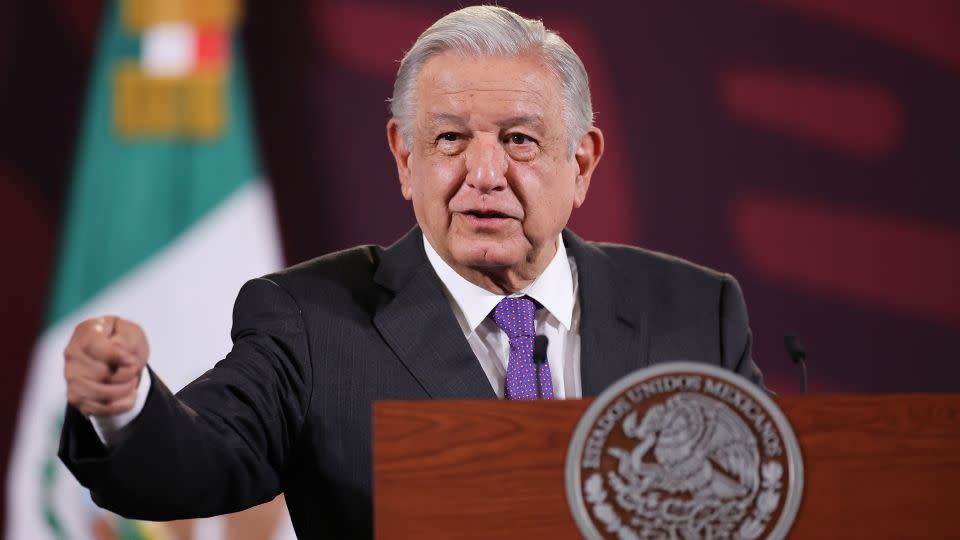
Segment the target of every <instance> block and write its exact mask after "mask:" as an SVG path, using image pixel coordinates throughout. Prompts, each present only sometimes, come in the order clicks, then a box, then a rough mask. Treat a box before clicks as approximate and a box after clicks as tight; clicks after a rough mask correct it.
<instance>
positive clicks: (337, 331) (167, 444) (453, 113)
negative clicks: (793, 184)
mask: <svg viewBox="0 0 960 540" xmlns="http://www.w3.org/2000/svg"><path fill="white" fill-rule="evenodd" d="M391 104H392V110H393V117H392V118H391V119H390V121H389V122H388V123H387V140H388V143H389V146H390V150H391V152H392V153H393V155H394V157H395V159H396V164H397V172H398V174H399V178H400V190H401V193H402V194H403V196H404V197H405V198H406V199H408V200H410V201H411V202H412V203H413V208H414V212H415V214H416V218H417V223H418V227H417V228H415V229H413V230H412V231H410V232H409V233H408V234H407V235H406V236H404V237H403V238H401V239H400V240H399V241H398V242H397V243H395V244H394V245H393V246H391V247H389V248H386V249H383V248H380V247H369V246H365V247H358V248H354V249H351V250H347V251H343V252H340V253H334V254H330V255H326V256H323V257H320V258H318V259H315V260H312V261H308V262H305V263H302V264H299V265H297V266H294V267H292V268H289V269H287V270H285V271H283V272H280V273H277V274H274V275H269V276H266V277H263V278H259V279H254V280H252V281H250V282H248V283H247V284H246V285H244V287H243V288H242V290H241V291H240V293H239V296H238V298H237V301H236V306H235V309H234V326H233V332H232V337H233V342H234V345H233V349H232V350H231V351H230V353H229V354H228V355H227V356H226V358H225V359H223V360H222V361H221V362H219V363H218V364H217V365H216V367H214V368H213V369H212V370H210V371H209V372H207V373H206V374H205V375H204V376H202V377H201V378H199V379H197V380H196V381H195V382H193V383H192V384H190V385H189V386H188V387H186V388H185V389H184V390H183V391H181V392H180V393H179V394H178V395H177V396H174V395H172V394H171V392H170V391H169V390H168V389H167V388H166V387H165V386H164V384H163V382H162V381H161V378H160V376H159V375H158V374H156V373H153V372H152V371H150V370H149V369H147V370H144V367H145V366H146V362H147V341H146V338H145V336H144V334H143V332H142V331H141V330H140V328H139V327H138V326H137V325H136V324H135V323H133V322H129V321H125V320H123V319H119V318H115V317H103V318H99V319H95V320H91V321H87V322H85V323H83V324H81V325H80V326H79V327H78V328H77V330H76V333H75V334H74V337H73V338H72V340H71V342H70V344H69V345H68V346H67V349H66V352H65V356H66V359H67V362H66V368H65V371H66V377H67V382H68V400H69V402H70V404H71V407H70V408H69V410H68V415H67V422H66V425H65V427H64V431H63V437H62V443H61V450H60V455H61V457H62V459H63V460H64V462H65V463H66V464H67V465H68V467H70V469H71V470H72V471H73V473H74V474H75V475H76V476H77V478H78V479H79V480H80V481H81V482H82V483H83V484H84V485H86V486H88V487H89V488H90V489H91V491H92V493H93V495H94V498H95V500H96V501H97V502H98V503H99V504H101V505H103V506H105V507H107V508H110V509H112V510H114V511H116V512H119V513H121V514H124V515H128V516H132V517H137V518H144V519H151V520H167V519H176V518H184V517H191V516H204V515H211V514H219V513H225V512H232V511H236V510H240V509H242V508H246V507H249V506H252V505H255V504H257V503H261V502H264V501H268V500H270V499H272V498H273V497H274V496H275V495H276V494H277V493H279V492H284V493H285V494H286V499H287V503H288V505H289V508H290V513H291V517H292V520H293V523H294V527H295V528H296V530H297V533H298V535H300V536H301V537H304V538H314V537H318V536H320V535H322V534H327V535H329V536H330V537H334V538H343V537H355V536H367V535H370V534H371V529H372V527H371V514H372V510H371V448H370V446H371V433H370V430H371V405H372V403H373V402H374V401H375V400H378V399H443V398H490V399H493V398H497V397H501V398H504V399H533V398H537V397H538V393H537V392H535V391H534V390H533V388H534V387H535V386H539V387H540V390H541V391H542V394H543V397H544V398H548V399H549V398H578V397H581V396H585V395H594V394H597V393H598V392H600V391H602V390H603V389H604V388H605V387H606V386H607V385H609V384H610V383H612V382H613V381H615V380H617V379H618V378H619V377H621V376H623V375H625V374H627V373H628V372H630V371H633V370H635V369H637V368H640V367H643V366H645V365H648V364H651V363H655V362H665V361H671V360H681V359H683V360H697V361H703V362H709V363H713V364H717V365H722V366H725V367H727V368H729V369H731V370H734V371H736V372H738V373H740V374H742V375H743V376H745V377H747V378H749V379H751V380H753V381H755V382H758V383H759V382H760V374H759V371H758V370H757V368H756V366H755V365H754V363H753V360H752V359H751V355H750V350H751V339H750V331H749V327H748V324H747V316H746V310H745V307H744V303H743V299H742V296H741V293H740V290H739V288H738V286H737V284H736V282H735V281H734V280H733V279H732V278H731V277H730V276H728V275H724V274H719V273H715V272H712V271H709V270H706V269H703V268H700V267H697V266H694V265H692V264H689V263H687V262H684V261H681V260H678V259H675V258H672V257H668V256H664V255H660V254H655V253H651V252H648V251H643V250H640V249H637V248H631V247H624V246H615V245H605V244H594V243H590V242H586V241H584V240H581V239H580V238H578V237H577V236H575V235H574V234H573V233H572V232H570V231H568V230H565V225H566V223H567V220H568V218H569V217H570V213H571V211H572V210H573V209H574V208H576V207H578V206H580V205H581V204H582V203H583V201H584V199H585V198H586V195H587V191H588V188H589V187H590V180H591V177H592V175H593V172H594V169H595V168H596V166H597V163H598V162H599V160H600V157H601V155H602V154H603V135H602V134H601V132H600V130H599V129H597V128H596V127H593V124H592V110H591V105H590V93H589V88H588V85H587V75H586V72H585V70H584V67H583V64H582V63H581V61H580V59H579V58H578V57H577V55H576V53H574V51H573V50H572V49H571V48H570V47H569V46H568V45H567V44H566V43H565V42H564V41H563V40H562V39H561V38H560V37H559V36H558V35H557V34H555V33H554V32H551V31H549V30H546V29H545V28H544V27H543V25H542V24H541V23H540V22H539V21H533V20H528V19H524V18H522V17H519V16H518V15H516V14H514V13H511V12H510V11H507V10H505V9H502V8H498V7H490V6H487V7H472V8H467V9H463V10H460V11H457V12H455V13H451V14H450V15H447V16H446V17H444V18H442V19H440V20H439V21H437V22H436V23H435V24H434V25H433V26H431V27H430V28H429V29H427V30H426V31H425V32H424V33H423V35H421V36H420V38H419V39H418V40H417V42H416V43H415V44H414V46H413V48H412V49H411V50H410V51H409V52H408V53H407V55H406V56H405V57H404V59H403V62H402V63H401V65H400V70H399V73H398V76H397V80H396V84H395V86H394V96H393V100H392V103H391ZM534 333H538V334H544V335H546V336H547V337H548V338H549V347H548V349H547V354H546V356H547V361H546V364H545V365H544V366H543V369H542V370H541V376H540V379H539V381H537V380H535V379H536V375H534V374H533V373H535V371H534V370H531V369H530V367H531V366H532V359H531V347H530V342H531V341H532V336H533V334H534ZM537 382H539V384H535V383H537Z"/></svg>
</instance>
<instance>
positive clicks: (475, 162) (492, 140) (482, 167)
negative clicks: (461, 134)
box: [466, 134, 507, 193]
mask: <svg viewBox="0 0 960 540" xmlns="http://www.w3.org/2000/svg"><path fill="white" fill-rule="evenodd" d="M466 166H467V185H468V186H470V187H471V188H473V189H476V190H477V191H479V192H481V193H490V192H493V191H502V190H504V189H506V187H507V178H506V173H507V154H506V151H505V150H504V148H503V146H502V145H501V144H500V141H499V140H498V138H497V136H496V135H492V134H490V135H488V134H482V135H479V136H476V137H474V139H473V140H472V141H470V145H469V146H468V147H467V151H466Z"/></svg>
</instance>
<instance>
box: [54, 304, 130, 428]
mask: <svg viewBox="0 0 960 540" xmlns="http://www.w3.org/2000/svg"><path fill="white" fill-rule="evenodd" d="M148 355H149V347H148V345H147V337H146V336H145V335H144V334H143V330H141V329H140V327H139V326H138V325H137V324H136V323H133V322H131V321H127V320H124V319H121V318H119V317H98V318H96V319H89V320H86V321H83V322H82V323H80V324H78V325H77V328H76V329H75V330H74V331H73V337H71V338H70V343H68V344H67V348H66V349H65V350H64V351H63V356H64V359H65V363H64V366H63V374H64V377H65V378H66V379H67V401H69V402H70V404H71V405H73V406H74V407H76V408H77V409H79V410H80V412H82V413H83V414H86V415H93V416H109V415H114V414H119V413H123V412H127V411H129V410H130V409H132V408H133V405H134V403H135V402H136V399H137V385H138V384H139V382H140V377H141V375H142V373H143V367H144V366H145V365H146V364H147V356H148Z"/></svg>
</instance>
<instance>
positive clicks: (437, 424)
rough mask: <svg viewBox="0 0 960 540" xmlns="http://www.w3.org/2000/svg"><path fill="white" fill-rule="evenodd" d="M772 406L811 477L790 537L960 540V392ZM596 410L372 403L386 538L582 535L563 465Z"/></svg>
mask: <svg viewBox="0 0 960 540" xmlns="http://www.w3.org/2000/svg"><path fill="white" fill-rule="evenodd" d="M775 401H776V402H777V404H778V405H780V407H781V408H782V409H783V411H784V413H786V415H787V418H789V420H790V423H791V424H792V425H793V429H794V431H795V432H796V434H797V437H798V439H799V440H800V447H801V451H802V453H803V459H804V468H805V487H804V492H803V500H802V502H801V504H800V511H799V513H798V514H797V518H796V520H795V522H794V525H793V529H792V531H791V534H790V535H789V538H817V539H819V538H831V539H832V538H870V539H875V538H910V539H914V538H960V395H953V394H950V395H919V394H918V395H909V394H908V395H884V396H870V395H844V396H831V395H824V396H802V397H801V396H784V397H779V398H776V399H775ZM589 404H590V400H569V401H544V402H524V403H520V402H506V401H387V402H378V403H376V404H375V406H374V415H373V416H374V419H373V422H374V449H373V461H374V527H375V531H376V536H377V538H380V539H390V540H396V539H407V538H411V539H412V538H416V539H425V538H477V539H494V538H524V539H527V540H531V539H535V538H550V539H562V538H570V539H574V538H581V536H580V533H579V531H578V529H577V527H576V525H575V524H574V521H573V518H572V517H571V514H570V510H569V508H568V505H567V499H566V493H565V487H564V486H565V484H564V464H565V460H566V453H567V446H568V444H569V442H570V437H571V434H572V433H573V430H574V427H575V426H576V424H577V422H578V421H579V420H580V417H581V415H582V414H583V413H584V411H585V410H586V408H587V406H588V405H589Z"/></svg>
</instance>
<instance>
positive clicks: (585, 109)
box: [390, 6, 593, 155]
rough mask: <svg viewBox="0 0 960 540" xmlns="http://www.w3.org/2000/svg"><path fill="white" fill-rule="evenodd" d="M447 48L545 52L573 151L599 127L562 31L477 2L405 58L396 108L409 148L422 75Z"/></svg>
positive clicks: (582, 72)
mask: <svg viewBox="0 0 960 540" xmlns="http://www.w3.org/2000/svg"><path fill="white" fill-rule="evenodd" d="M447 51H456V52H459V53H462V54H467V55H472V56H504V57H516V56H521V55H524V54H531V53H532V54H538V55H540V57H541V58H542V59H543V61H544V63H545V64H546V66H547V67H548V68H549V69H550V70H551V71H552V72H553V73H554V74H555V75H556V76H557V79H558V80H559V82H560V95H561V100H562V111H563V113H562V114H563V121H564V124H565V126H566V128H567V137H568V145H569V149H570V153H571V155H572V154H573V151H574V150H575V149H576V146H577V142H578V141H579V140H580V138H581V137H583V135H584V134H585V133H586V132H587V131H588V130H589V129H590V128H591V127H592V126H593V105H592V103H591V101H590V84H589V81H588V79H587V70H586V69H585V68H584V67H583V62H581V61H580V57H579V56H577V53H575V52H574V51H573V49H572V48H571V47H570V45H568V44H567V42H566V41H564V40H563V38H561V37H560V35H559V34H557V33H556V32H554V31H553V30H549V29H547V28H545V27H544V26H543V22H541V21H538V20H533V19H526V18H524V17H521V16H520V15H517V14H516V13H514V12H512V11H510V10H507V9H504V8H502V7H498V6H472V7H467V8H463V9H461V10H459V11H454V12H453V13H450V14H448V15H446V16H445V17H443V18H442V19H440V20H438V21H437V22H435V23H433V25H432V26H431V27H430V28H427V29H426V30H425V31H424V32H423V33H422V34H420V37H419V38H417V41H416V43H414V44H413V47H412V48H411V49H410V50H409V51H407V54H405V55H404V57H403V60H401V61H400V69H399V71H398V72H397V80H396V81H395V82H394V83H393V97H392V98H391V99H390V112H391V113H392V114H393V117H394V118H395V119H396V120H397V123H398V125H399V128H400V134H401V136H402V137H403V141H404V143H405V144H406V146H407V148H408V149H409V148H412V143H413V128H412V124H413V108H414V90H415V86H416V81H417V77H418V76H419V74H420V70H421V69H422V68H423V65H424V64H425V63H426V62H427V61H428V60H430V59H431V58H433V57H434V56H437V55H439V54H441V53H444V52H447Z"/></svg>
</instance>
